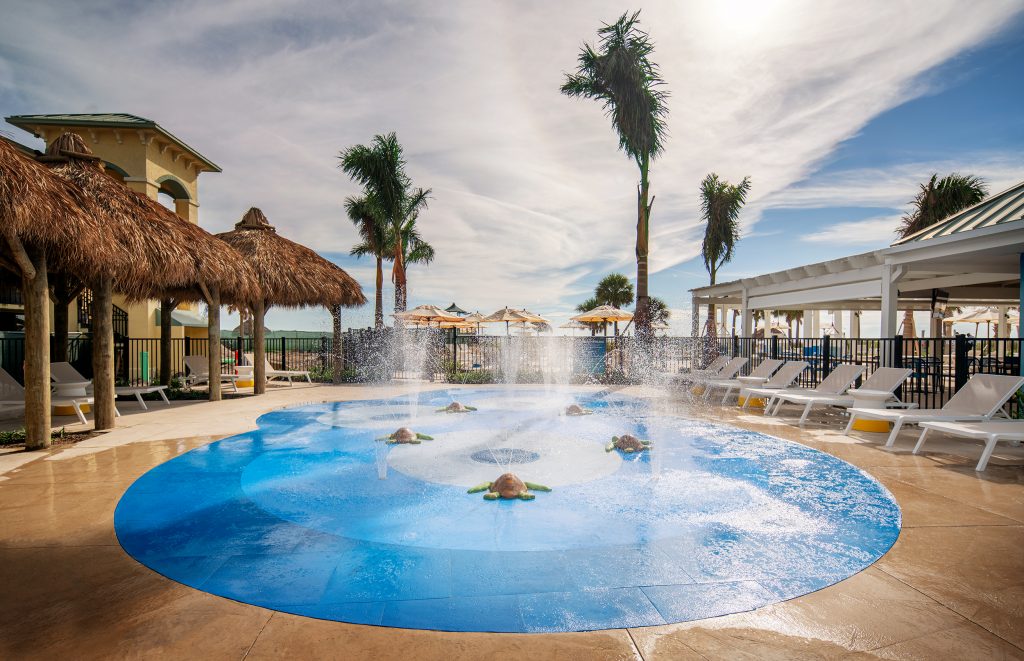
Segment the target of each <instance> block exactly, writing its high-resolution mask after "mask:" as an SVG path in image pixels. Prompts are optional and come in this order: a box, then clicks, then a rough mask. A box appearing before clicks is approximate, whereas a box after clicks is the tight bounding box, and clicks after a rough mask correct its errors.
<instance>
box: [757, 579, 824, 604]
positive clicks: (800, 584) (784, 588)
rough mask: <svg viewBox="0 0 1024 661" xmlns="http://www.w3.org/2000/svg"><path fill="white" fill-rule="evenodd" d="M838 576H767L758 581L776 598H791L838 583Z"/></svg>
mask: <svg viewBox="0 0 1024 661" xmlns="http://www.w3.org/2000/svg"><path fill="white" fill-rule="evenodd" d="M839 580H840V577H838V576H834V577H822V576H811V577H802V578H767V579H761V580H759V581H758V583H760V584H761V585H762V586H763V587H764V588H765V589H766V590H768V591H769V592H771V593H772V594H773V595H775V596H776V597H777V598H778V599H783V600H785V599H792V598H793V597H799V596H801V595H805V594H807V593H809V592H816V591H818V590H820V589H822V588H824V587H828V586H829V585H833V584H835V583H838V582H839Z"/></svg>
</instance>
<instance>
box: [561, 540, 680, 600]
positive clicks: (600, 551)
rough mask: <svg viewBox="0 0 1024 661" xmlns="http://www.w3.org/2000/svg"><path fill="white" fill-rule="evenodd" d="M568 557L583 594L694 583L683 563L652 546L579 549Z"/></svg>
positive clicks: (570, 569) (574, 578) (572, 575)
mask: <svg viewBox="0 0 1024 661" xmlns="http://www.w3.org/2000/svg"><path fill="white" fill-rule="evenodd" d="M569 557H570V562H569V575H570V576H571V577H572V579H573V581H575V583H576V585H577V586H578V587H579V588H581V589H583V590H592V589H597V588H619V587H636V586H641V585H663V584H667V583H668V584H677V583H691V582H693V581H692V579H691V578H690V575H689V574H688V573H687V572H686V571H685V570H684V569H683V568H682V566H681V563H680V562H678V561H677V560H674V559H672V558H669V557H668V556H667V555H665V554H664V553H663V552H662V551H661V550H660V549H659V548H657V547H656V546H653V545H644V546H640V545H633V546H611V547H601V548H594V549H579V550H577V551H573V552H572V553H571V554H569Z"/></svg>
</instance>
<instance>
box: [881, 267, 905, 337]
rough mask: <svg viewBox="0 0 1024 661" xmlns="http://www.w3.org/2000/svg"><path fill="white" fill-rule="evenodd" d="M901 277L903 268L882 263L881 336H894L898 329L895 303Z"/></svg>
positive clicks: (898, 295)
mask: <svg viewBox="0 0 1024 661" xmlns="http://www.w3.org/2000/svg"><path fill="white" fill-rule="evenodd" d="M901 277H903V269H902V268H899V267H896V266H893V265H892V264H883V265H882V282H881V285H882V309H881V312H882V326H881V331H880V334H881V337H883V338H884V337H895V336H896V331H897V330H898V329H899V327H900V326H899V319H898V318H897V316H896V304H897V303H898V302H899V298H900V292H899V289H898V287H897V285H898V284H899V280H900V278H901Z"/></svg>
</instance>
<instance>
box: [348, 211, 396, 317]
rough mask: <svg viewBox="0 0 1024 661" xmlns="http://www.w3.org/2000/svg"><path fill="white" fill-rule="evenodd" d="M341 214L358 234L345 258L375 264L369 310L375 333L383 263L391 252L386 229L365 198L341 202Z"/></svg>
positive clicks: (381, 305) (380, 307)
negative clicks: (364, 259)
mask: <svg viewBox="0 0 1024 661" xmlns="http://www.w3.org/2000/svg"><path fill="white" fill-rule="evenodd" d="M345 212H346V213H347V214H348V217H349V220H351V221H352V223H353V224H354V225H355V226H356V228H357V229H358V230H359V238H360V239H361V241H360V242H359V243H357V244H356V245H355V246H353V247H352V250H351V252H350V253H349V254H351V255H355V256H357V257H362V256H364V255H370V256H373V257H374V258H375V259H376V260H377V278H376V281H375V284H376V292H375V293H376V296H375V297H374V307H373V326H374V328H376V329H377V330H380V329H382V328H384V298H383V292H382V289H383V287H384V267H383V262H384V260H385V259H388V258H389V255H390V254H391V252H390V251H389V249H388V242H387V240H388V225H387V223H386V222H384V219H383V218H381V213H380V210H379V209H377V208H376V206H375V205H374V204H373V201H372V200H371V199H370V198H369V197H367V196H365V195H361V196H359V197H353V196H350V197H347V198H345Z"/></svg>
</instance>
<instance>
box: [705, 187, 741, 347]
mask: <svg viewBox="0 0 1024 661" xmlns="http://www.w3.org/2000/svg"><path fill="white" fill-rule="evenodd" d="M749 191H750V177H743V181H741V182H740V183H739V184H738V185H735V186H734V185H732V184H730V183H729V182H728V181H726V180H724V179H719V178H718V175H717V174H715V173H714V172H712V173H711V174H709V175H708V176H706V177H705V178H704V181H702V182H701V184H700V200H701V201H700V206H701V215H702V216H703V217H704V221H705V222H706V223H707V227H705V228H704V243H703V245H702V246H701V256H702V257H703V258H704V267H705V268H706V269H707V270H708V275H709V276H711V284H712V285H714V284H715V278H716V276H717V275H718V269H719V268H721V267H722V265H723V264H725V263H727V262H729V261H730V260H731V259H732V254H733V250H734V249H735V247H736V242H737V241H739V238H740V225H739V217H740V209H742V208H743V205H744V203H745V202H746V201H747V193H748V192H749ZM716 334H717V331H716V329H715V306H714V304H711V305H708V323H707V335H708V337H711V338H714V337H715V336H716Z"/></svg>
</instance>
